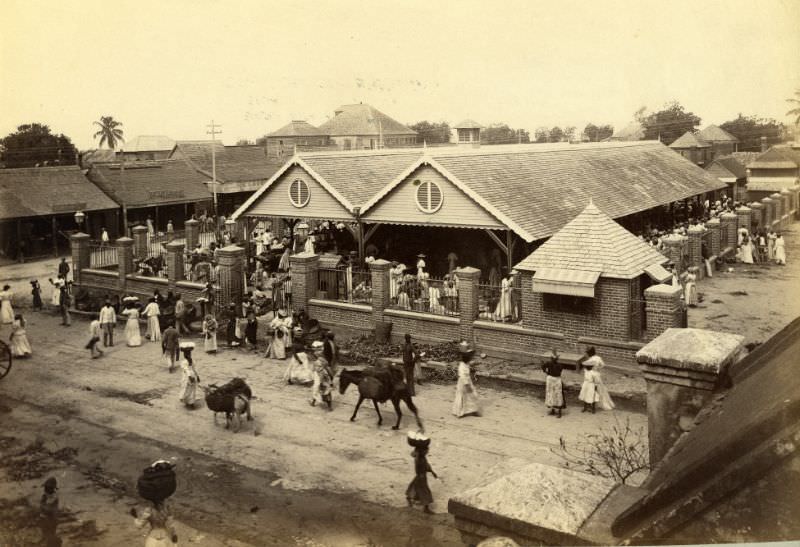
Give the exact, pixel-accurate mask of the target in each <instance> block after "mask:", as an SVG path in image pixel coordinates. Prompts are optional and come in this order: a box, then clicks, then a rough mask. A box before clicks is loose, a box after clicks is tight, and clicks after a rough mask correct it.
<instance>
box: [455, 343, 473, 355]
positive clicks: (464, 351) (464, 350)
mask: <svg viewBox="0 0 800 547" xmlns="http://www.w3.org/2000/svg"><path fill="white" fill-rule="evenodd" d="M458 352H459V353H460V354H461V355H472V354H473V353H475V350H474V349H473V348H471V347H469V344H467V341H466V340H463V341H462V342H461V343H460V344H459V345H458Z"/></svg>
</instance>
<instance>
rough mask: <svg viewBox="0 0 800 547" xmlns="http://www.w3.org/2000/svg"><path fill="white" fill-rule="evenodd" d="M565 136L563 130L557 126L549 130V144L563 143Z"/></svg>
mask: <svg viewBox="0 0 800 547" xmlns="http://www.w3.org/2000/svg"><path fill="white" fill-rule="evenodd" d="M565 136H566V135H565V133H564V130H563V129H561V128H560V127H558V126H555V127H554V128H552V129H551V130H550V133H549V140H550V142H563V141H564V137H565Z"/></svg>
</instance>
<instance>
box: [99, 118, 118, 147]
mask: <svg viewBox="0 0 800 547" xmlns="http://www.w3.org/2000/svg"><path fill="white" fill-rule="evenodd" d="M94 125H96V126H98V127H99V128H100V131H98V132H97V133H95V134H94V138H95V139H96V138H97V137H100V148H102V147H103V144H108V147H109V148H110V149H112V150H113V149H114V148H116V147H117V144H118V143H119V142H120V141H123V142H124V141H125V139H124V138H123V137H122V129H120V127H122V124H121V123H120V122H118V121H117V120H115V119H114V116H100V121H97V122H94Z"/></svg>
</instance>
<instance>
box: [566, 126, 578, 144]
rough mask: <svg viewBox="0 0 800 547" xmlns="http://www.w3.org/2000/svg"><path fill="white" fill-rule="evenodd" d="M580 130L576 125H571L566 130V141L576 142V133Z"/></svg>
mask: <svg viewBox="0 0 800 547" xmlns="http://www.w3.org/2000/svg"><path fill="white" fill-rule="evenodd" d="M577 130H578V128H577V127H575V126H574V125H569V126H567V127H565V128H564V139H565V140H566V141H568V142H572V141H574V140H575V132H576V131H577Z"/></svg>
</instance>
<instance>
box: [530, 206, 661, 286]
mask: <svg viewBox="0 0 800 547" xmlns="http://www.w3.org/2000/svg"><path fill="white" fill-rule="evenodd" d="M666 261H667V258H666V257H665V256H664V255H662V254H661V253H659V252H658V251H656V250H655V249H654V248H653V247H651V246H650V245H648V244H646V243H645V242H644V241H642V240H640V239H639V238H637V237H636V236H635V235H633V234H632V233H630V232H629V231H627V230H626V229H625V228H623V227H622V226H620V225H619V224H617V223H616V222H614V221H613V220H612V219H611V217H609V216H608V215H606V214H605V213H603V212H602V211H600V209H598V208H597V206H595V205H594V204H589V205H588V206H587V207H586V208H585V209H584V210H583V212H581V213H580V214H579V215H578V216H577V217H575V218H574V219H573V220H572V221H570V222H568V223H567V224H566V225H565V226H564V227H563V228H561V229H560V230H559V231H558V232H556V233H555V234H554V235H553V237H551V238H550V239H548V240H547V241H546V242H545V243H544V244H543V245H542V246H541V247H539V248H538V249H536V250H535V251H534V252H533V253H531V254H530V255H529V256H528V257H527V258H525V259H524V260H523V261H522V262H520V263H519V264H517V265H516V266H515V268H516V269H518V270H528V271H532V270H535V271H537V272H538V271H539V270H540V269H542V268H559V269H567V270H579V271H585V272H600V275H602V276H604V277H617V278H623V279H631V278H634V277H637V276H639V275H641V274H642V272H644V270H645V268H647V267H648V266H651V265H653V264H663V263H664V262H666Z"/></svg>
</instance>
